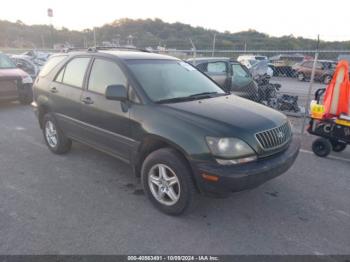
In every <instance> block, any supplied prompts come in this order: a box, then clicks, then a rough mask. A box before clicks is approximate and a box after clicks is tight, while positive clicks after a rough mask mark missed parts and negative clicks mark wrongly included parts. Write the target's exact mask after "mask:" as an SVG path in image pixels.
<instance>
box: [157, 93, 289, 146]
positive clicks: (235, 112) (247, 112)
mask: <svg viewBox="0 0 350 262" xmlns="http://www.w3.org/2000/svg"><path fill="white" fill-rule="evenodd" d="M164 106H165V107H166V108H167V109H168V110H166V111H168V113H172V114H175V115H176V117H178V118H181V119H183V120H185V121H188V122H190V123H192V124H194V125H197V126H200V127H201V128H203V129H205V130H206V131H205V132H206V133H207V134H206V135H208V136H209V135H210V136H218V137H237V138H240V139H243V140H244V141H246V142H247V143H248V144H250V145H251V146H252V147H253V148H254V149H257V142H256V139H255V134H256V133H258V132H261V131H264V130H268V129H271V128H275V127H278V126H281V125H282V124H284V123H285V122H286V121H287V117H286V116H285V115H283V114H281V113H280V112H278V111H276V110H273V109H271V108H269V107H266V106H263V105H261V104H258V103H255V102H252V101H250V100H247V99H244V98H241V97H238V96H236V95H228V96H220V97H215V98H209V99H202V100H195V101H187V102H181V103H174V104H165V105H164Z"/></svg>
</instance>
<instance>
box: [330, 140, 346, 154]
mask: <svg viewBox="0 0 350 262" xmlns="http://www.w3.org/2000/svg"><path fill="white" fill-rule="evenodd" d="M331 144H332V149H333V151H334V152H342V151H344V150H345V148H346V143H344V142H340V141H337V140H331Z"/></svg>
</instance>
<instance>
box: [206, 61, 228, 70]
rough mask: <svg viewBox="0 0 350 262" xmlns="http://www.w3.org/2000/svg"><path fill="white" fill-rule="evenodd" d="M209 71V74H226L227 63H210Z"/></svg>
mask: <svg viewBox="0 0 350 262" xmlns="http://www.w3.org/2000/svg"><path fill="white" fill-rule="evenodd" d="M207 71H208V73H225V72H226V63H225V62H213V63H208V67H207Z"/></svg>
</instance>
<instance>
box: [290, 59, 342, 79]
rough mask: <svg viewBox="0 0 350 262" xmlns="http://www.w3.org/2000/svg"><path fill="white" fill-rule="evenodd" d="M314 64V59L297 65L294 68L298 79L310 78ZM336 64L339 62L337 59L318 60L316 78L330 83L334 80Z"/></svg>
mask: <svg viewBox="0 0 350 262" xmlns="http://www.w3.org/2000/svg"><path fill="white" fill-rule="evenodd" d="M313 65H314V61H312V60H311V61H304V62H302V63H300V64H298V65H296V66H295V67H294V68H293V70H294V72H295V75H296V76H297V78H298V80H300V81H305V80H308V79H310V77H311V72H312V67H313ZM336 66H337V63H336V62H335V61H330V60H318V61H317V62H316V67H315V80H316V81H320V82H322V83H324V84H326V85H328V84H329V82H330V81H331V80H332V77H333V74H334V71H335V67H336Z"/></svg>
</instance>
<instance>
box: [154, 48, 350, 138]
mask: <svg viewBox="0 0 350 262" xmlns="http://www.w3.org/2000/svg"><path fill="white" fill-rule="evenodd" d="M156 52H158V53H161V54H167V55H170V56H175V57H178V58H180V59H184V60H186V61H188V62H190V63H191V64H194V65H195V66H196V67H197V68H198V69H199V70H201V71H203V72H204V73H206V74H207V75H209V76H210V77H211V78H212V79H213V80H214V81H216V82H217V83H219V84H220V85H221V86H222V87H224V88H225V89H227V90H229V91H231V92H233V93H236V94H237V95H240V96H243V97H245V98H248V99H251V100H254V101H256V102H259V103H262V104H265V105H266V106H270V107H272V108H274V109H276V110H279V111H281V112H283V113H284V114H286V115H287V116H289V117H290V118H291V119H292V121H293V122H294V123H295V127H294V129H295V130H294V131H295V132H298V133H303V132H304V129H305V123H306V121H307V118H308V115H309V112H308V110H309V104H310V102H311V100H312V99H313V98H314V93H315V92H316V90H318V89H319V88H325V87H327V85H328V84H329V82H330V81H331V79H332V77H333V73H334V71H335V67H336V65H337V62H338V61H339V60H341V59H345V60H348V61H350V50H209V49H208V50H196V49H195V47H193V48H192V49H188V50H175V49H173V50H157V51H156ZM252 83H254V84H252ZM252 85H255V87H254V86H252Z"/></svg>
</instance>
